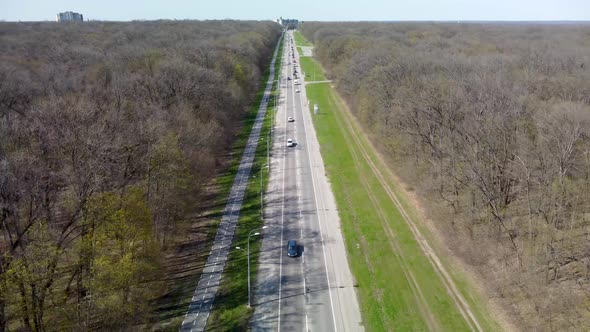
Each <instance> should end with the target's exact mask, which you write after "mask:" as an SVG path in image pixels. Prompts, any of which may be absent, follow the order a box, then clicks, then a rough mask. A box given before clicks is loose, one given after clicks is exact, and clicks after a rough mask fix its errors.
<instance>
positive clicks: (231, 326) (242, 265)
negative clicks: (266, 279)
mask: <svg viewBox="0 0 590 332" xmlns="http://www.w3.org/2000/svg"><path fill="white" fill-rule="evenodd" d="M282 50H283V42H282V41H281V45H280V47H279V53H278V54H277V59H276V62H275V76H274V79H275V83H273V88H272V93H271V97H270V99H269V101H268V108H267V111H266V116H265V118H264V122H263V125H262V129H261V131H260V138H259V141H258V146H257V148H256V155H255V157H254V162H253V165H252V169H251V171H250V178H249V179H248V186H247V187H246V191H245V193H244V199H243V202H242V208H241V210H240V217H239V219H238V224H237V227H236V234H235V236H234V240H233V243H232V249H231V251H230V253H229V255H228V259H227V262H226V264H225V269H224V272H223V276H222V278H221V282H220V285H219V289H218V292H217V295H216V298H215V302H214V305H213V309H212V310H211V314H210V315H209V319H208V323H207V330H216V331H217V330H219V331H245V330H247V326H248V323H249V321H250V318H251V316H252V313H253V309H252V308H248V307H247V304H248V269H247V266H248V259H247V253H246V252H245V251H242V250H238V249H236V247H240V248H243V249H244V250H246V249H247V247H248V242H247V240H248V233H249V232H250V231H251V230H254V229H258V228H261V227H262V226H263V221H262V218H261V214H260V186H261V182H260V177H262V186H263V190H265V189H266V186H267V184H268V175H269V174H268V169H267V168H266V167H265V166H266V163H267V159H266V149H267V144H272V141H269V142H268V143H267V142H266V140H267V139H269V137H270V138H272V135H270V136H269V135H267V133H268V131H269V130H270V129H271V127H272V118H273V117H272V112H275V111H276V110H275V109H274V108H273V105H274V98H277V94H278V89H277V87H278V86H277V82H278V81H276V80H277V78H278V75H279V68H280V63H281V56H282ZM268 74H269V73H268V71H267V72H266V73H265V75H264V76H265V77H266V78H267V79H268ZM267 79H265V80H263V82H264V83H263V86H262V87H261V92H259V94H260V99H258V100H257V102H256V103H255V105H253V106H252V108H253V109H252V110H251V112H252V116H253V120H255V119H256V114H257V112H258V108H259V106H260V102H261V101H262V98H261V97H262V94H263V93H264V88H265V87H266V82H267ZM253 122H254V121H252V123H248V127H249V128H250V129H251V128H252V124H253ZM249 134H250V132H249V131H248V135H247V136H246V137H245V140H246V141H247V138H248V137H249ZM244 147H245V142H244V146H243V147H242V149H241V151H242V152H243V149H244ZM241 157H242V155H241V154H240V156H239V159H240V160H241ZM238 165H239V163H238ZM236 171H237V168H236ZM234 176H235V173H234ZM232 181H233V177H232ZM228 194H229V192H228ZM261 243H262V242H261V236H252V238H251V240H250V269H251V275H250V280H251V282H254V281H255V280H256V274H257V270H258V265H257V264H256V262H258V256H259V253H260V246H261Z"/></svg>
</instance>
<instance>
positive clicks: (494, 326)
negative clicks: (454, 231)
mask: <svg viewBox="0 0 590 332" xmlns="http://www.w3.org/2000/svg"><path fill="white" fill-rule="evenodd" d="M309 61H310V62H312V63H313V62H316V61H315V59H313V58H309ZM316 63H317V62H316ZM309 68H310V67H308V64H307V62H306V63H302V69H303V70H304V71H309V70H310V69H309ZM311 68H313V67H311ZM306 91H307V96H308V98H309V99H310V108H311V107H313V104H319V105H320V114H319V115H318V116H315V117H314V125H315V126H316V130H317V132H318V139H319V140H320V145H321V149H322V156H323V157H324V162H325V163H326V169H329V165H328V163H327V161H326V158H327V156H330V155H335V156H336V157H341V158H344V157H345V156H346V154H345V150H348V151H350V153H351V155H353V156H354V155H360V147H359V146H358V144H362V148H363V150H364V151H365V152H366V153H367V154H368V155H369V158H370V160H371V161H372V162H373V163H374V164H375V165H376V167H377V169H378V170H379V172H380V173H381V174H382V175H384V177H385V179H386V181H387V183H388V186H389V188H391V189H392V190H393V192H394V194H395V195H396V197H397V198H398V200H399V201H400V203H401V205H402V207H403V208H404V210H405V211H406V213H407V214H408V215H409V216H410V217H411V218H412V219H413V220H419V217H418V215H419V214H418V213H417V211H416V210H415V207H414V206H413V204H412V203H411V202H410V200H409V198H408V197H406V194H405V193H404V192H403V190H402V189H401V188H399V186H398V185H397V182H396V181H397V180H395V179H394V178H393V177H392V174H391V172H390V170H389V169H388V168H387V165H385V163H384V162H383V160H382V159H380V158H379V157H378V156H377V155H376V152H375V151H374V150H373V147H372V146H371V144H370V143H369V142H368V139H367V138H366V136H364V134H363V133H362V131H361V130H360V128H359V127H358V126H356V125H353V126H352V127H353V128H352V131H351V129H350V128H349V127H348V126H347V125H346V124H345V123H344V121H343V120H342V119H343V118H344V117H350V115H349V114H348V113H346V112H345V111H343V110H344V109H345V107H346V105H345V104H344V101H342V99H341V98H340V97H339V96H338V95H337V93H336V91H335V90H334V89H333V88H332V87H331V86H330V85H329V84H328V83H320V84H311V85H309V86H307V87H306ZM318 101H319V102H318ZM326 107H328V108H326ZM322 108H323V110H322ZM326 110H328V111H326ZM318 125H321V126H322V130H319V129H318V127H317V126H318ZM330 126H333V127H338V128H330ZM322 131H326V133H328V134H324V133H323V132H322ZM338 132H342V133H344V134H343V136H339V137H340V138H341V141H338V140H336V139H337V138H336V137H335V136H338V135H337V133H338ZM353 135H355V137H357V138H358V140H357V142H352V141H351V140H350V139H348V138H349V137H352V136H353ZM322 137H324V138H323V139H325V144H322ZM334 142H340V143H339V144H335V143H334ZM338 147H340V149H338ZM332 157H334V156H332ZM353 159H354V158H353ZM357 159H358V158H357ZM345 163H346V161H344V160H343V161H340V160H336V161H335V162H334V163H333V165H332V168H331V169H332V171H329V172H328V176H329V178H330V181H331V183H332V187H333V188H334V190H336V189H335V188H336V186H335V185H338V183H336V181H340V182H344V181H347V180H350V179H348V178H347V176H348V172H347V173H346V174H343V173H342V172H343V171H344V170H343V168H344V166H343V165H345ZM357 164H358V161H357ZM361 165H364V166H366V167H364V166H363V167H359V166H358V165H356V168H357V169H356V170H355V171H354V172H353V173H355V174H360V175H361V176H360V179H361V181H362V182H364V183H365V189H364V195H366V196H367V197H369V199H370V198H371V196H373V197H375V196H377V197H379V200H380V201H381V202H382V204H380V205H381V208H380V209H376V210H371V212H372V213H375V211H379V210H383V209H385V210H386V211H389V212H390V213H391V212H393V211H395V215H394V216H393V218H392V216H390V217H387V220H388V225H389V227H390V228H391V229H392V230H394V233H395V234H396V237H398V235H399V237H400V238H402V239H405V240H404V242H403V243H407V244H408V245H407V246H405V245H404V246H402V248H401V250H402V251H403V252H404V253H405V252H410V253H412V254H417V255H418V256H420V257H419V258H420V259H412V260H407V259H406V260H404V261H407V262H409V266H411V267H412V269H413V268H414V267H417V270H419V271H421V272H420V274H418V275H416V274H415V273H412V275H413V276H414V277H416V280H417V284H418V285H419V287H420V289H421V293H422V295H424V296H423V297H424V298H425V300H426V302H428V303H430V304H435V302H431V300H429V298H431V297H433V296H434V297H435V298H437V299H440V302H439V303H438V304H435V305H434V306H435V307H439V309H434V312H435V313H436V312H437V311H439V310H441V309H442V310H443V311H444V310H445V309H444V308H448V309H449V310H451V311H454V312H455V313H458V309H457V306H456V305H455V304H454V303H453V302H449V301H452V300H451V299H450V297H449V295H448V293H447V291H446V289H445V288H444V286H442V285H443V284H442V281H441V279H440V277H439V276H438V275H437V274H436V273H435V272H434V268H433V267H432V265H431V264H430V262H428V261H427V258H426V257H425V256H424V255H423V252H422V251H421V249H420V247H419V245H418V243H416V242H415V239H414V237H413V234H411V231H410V229H409V227H408V225H407V224H406V223H405V221H404V220H403V219H402V217H401V215H400V214H399V211H398V210H397V208H396V207H395V204H394V203H393V202H392V201H391V199H390V198H389V196H388V195H387V193H386V192H385V190H384V188H383V186H382V185H381V183H380V182H379V181H377V182H374V181H372V180H367V175H370V177H371V178H372V179H377V178H376V176H375V175H374V174H373V172H372V169H370V168H369V167H368V164H367V162H366V161H365V160H363V162H362V163H361ZM359 172H360V173H359ZM332 173H334V174H332ZM367 183H369V185H367ZM358 185H359V184H358V182H356V183H345V185H343V186H341V188H346V187H350V188H355V189H359V188H358V187H357V186H358ZM367 188H370V189H369V190H367ZM348 190H350V189H348ZM369 191H371V192H373V194H371V193H370V192H369ZM376 192H378V193H379V194H378V195H376V194H375V193H376ZM335 194H337V195H336V196H337V197H336V199H337V203H338V206H339V209H340V211H341V218H342V211H343V208H342V207H344V209H348V210H350V208H351V205H352V204H353V203H354V202H355V199H348V200H344V199H343V198H339V197H338V194H340V193H335ZM346 197H347V198H348V197H350V195H347V196H346ZM362 204H364V203H362ZM349 212H350V213H353V215H356V214H355V213H354V211H349ZM360 215H361V216H362V217H361V218H359V220H360V221H357V222H360V223H361V224H365V219H369V218H370V219H371V220H375V219H374V218H373V217H372V216H369V215H368V214H360ZM349 220H350V219H349ZM350 221H354V220H350ZM416 225H417V227H418V228H419V230H420V232H421V233H422V235H423V236H424V237H425V238H427V239H428V240H429V242H430V244H431V246H432V245H433V244H434V245H435V246H436V245H441V244H440V243H437V242H436V240H435V239H434V237H433V236H432V234H430V231H429V230H428V229H427V228H426V227H425V226H424V225H422V224H421V223H416ZM348 226H350V225H348ZM393 226H395V228H394V227H393ZM343 227H344V225H343ZM343 229H344V228H343ZM349 229H350V227H349ZM396 229H397V230H399V232H398V231H397V230H396ZM353 235H355V234H351V235H350V236H346V235H345V239H346V243H347V252H348V253H349V256H350V253H351V250H350V248H349V246H350V243H352V242H351V241H356V239H354V238H353V237H351V236H353ZM402 235H403V237H402ZM381 240H382V241H383V236H382V239H381ZM355 243H359V244H360V242H355ZM355 243H353V246H356V244H355ZM405 258H408V257H407V255H405ZM438 258H439V259H440V260H441V261H442V262H443V264H444V265H445V266H446V267H447V271H448V272H449V274H450V275H451V278H452V279H453V282H454V284H455V286H457V288H458V290H459V291H460V293H461V294H462V295H463V298H464V299H465V300H466V301H467V303H468V305H469V307H470V309H471V310H472V312H473V313H474V315H475V317H476V319H477V321H478V323H479V324H480V326H481V327H482V329H483V330H486V331H498V330H500V326H499V325H498V323H497V322H496V321H495V320H494V319H493V317H491V316H490V315H489V314H488V309H487V304H486V303H484V302H482V300H481V298H480V297H479V295H478V293H477V291H475V290H474V288H473V285H472V284H471V281H469V280H468V279H467V277H466V276H464V275H463V274H462V273H461V272H460V271H457V270H454V269H452V268H449V267H451V266H452V264H451V262H449V260H448V259H447V258H446V257H444V256H440V255H439V257H438ZM365 260H366V261H367V262H370V261H369V260H367V259H365ZM404 261H401V263H403V262H404ZM397 262H400V260H397ZM407 264H408V263H406V265H407ZM375 266H379V265H375ZM425 267H426V268H425ZM353 273H354V274H355V276H356V273H357V272H356V271H353ZM418 276H419V277H420V278H418ZM429 278H432V279H434V281H435V282H434V284H433V285H432V286H436V287H427V288H426V289H425V288H424V287H422V284H421V283H422V281H420V280H423V279H424V280H425V281H426V283H429V281H428V279H429ZM411 288H412V287H410V289H411ZM433 290H436V291H437V292H438V293H434V294H433V293H431V292H432V291H433ZM418 295H420V294H418ZM426 295H429V296H426ZM361 302H362V301H361ZM361 305H362V304H361ZM364 313H365V309H364V308H363V314H364ZM437 316H438V315H437ZM445 317H446V318H445ZM440 318H442V319H443V323H444V321H445V320H447V321H448V319H451V320H452V319H454V318H452V315H451V316H449V315H444V316H442V317H439V318H437V319H440ZM459 319H460V320H461V322H462V323H466V322H465V320H464V319H463V317H462V316H461V317H459ZM363 320H365V319H363ZM465 326H466V328H467V325H465ZM442 328H444V329H445V330H448V328H449V326H447V325H446V324H442ZM377 330H380V329H377Z"/></svg>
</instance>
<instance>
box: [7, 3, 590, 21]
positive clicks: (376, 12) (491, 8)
mask: <svg viewBox="0 0 590 332" xmlns="http://www.w3.org/2000/svg"><path fill="white" fill-rule="evenodd" d="M67 10H71V11H76V12H79V13H81V14H83V15H84V18H85V19H98V20H113V21H128V20H134V19H147V20H153V19H160V18H164V19H198V20H203V19H223V18H231V19H241V20H250V19H253V20H268V19H275V18H277V17H279V16H282V17H284V18H298V19H300V20H304V21H315V20H318V21H340V20H342V21H358V20H377V21H385V20H590V0H292V1H285V0H164V1H155V0H144V1H140V0H94V1H89V0H0V20H5V21H19V20H21V21H42V20H54V19H55V14H57V13H58V12H61V11H67Z"/></svg>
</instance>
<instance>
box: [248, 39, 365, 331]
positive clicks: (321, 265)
mask: <svg viewBox="0 0 590 332" xmlns="http://www.w3.org/2000/svg"><path fill="white" fill-rule="evenodd" d="M291 40H294V38H293V35H292V33H290V32H289V33H287V34H286V35H285V47H284V52H285V54H284V55H283V63H282V64H281V73H282V75H281V77H282V79H281V83H280V84H281V99H280V102H279V109H278V112H277V114H276V125H275V129H274V132H273V148H272V158H271V162H270V172H271V174H270V179H269V186H268V189H267V193H266V195H265V203H266V204H265V211H264V216H265V225H267V226H269V228H267V229H266V230H265V232H264V236H263V243H262V248H261V253H260V257H259V270H258V277H257V280H256V282H254V287H253V288H254V289H253V294H254V301H253V303H254V315H253V318H252V321H251V325H250V327H251V329H252V330H254V331H280V330H284V331H363V330H364V329H363V326H362V323H361V316H360V310H359V305H358V300H357V297H356V292H355V288H354V281H353V278H352V275H351V272H350V269H349V266H348V262H347V258H346V252H345V247H344V240H343V237H342V234H341V230H340V220H339V217H338V212H337V210H336V203H335V199H334V196H333V193H332V191H331V188H330V185H329V183H328V180H327V178H326V175H325V169H324V166H323V161H322V158H321V155H320V151H319V144H318V141H317V138H316V135H315V131H314V128H313V124H312V119H311V117H312V115H311V113H310V112H309V108H308V105H307V98H306V96H305V88H304V84H305V82H304V81H303V78H302V76H301V75H300V74H298V75H297V77H298V80H299V83H301V85H296V84H295V83H294V82H295V78H294V70H295V69H296V70H297V71H298V73H300V72H301V69H300V67H299V56H298V55H297V54H296V51H297V48H296V47H293V48H292V47H291V46H294V45H291ZM292 52H295V60H297V65H296V66H294V62H293V61H294V59H293V57H292V56H291V55H290V53H292ZM287 77H291V78H292V80H288V79H287ZM297 90H300V92H297ZM288 117H293V118H294V119H295V121H294V122H288V121H287V119H288ZM288 138H291V139H293V141H294V142H295V143H296V145H295V146H294V147H287V139H288ZM291 239H293V240H296V241H297V242H298V244H299V255H298V257H288V256H287V241H288V240H291Z"/></svg>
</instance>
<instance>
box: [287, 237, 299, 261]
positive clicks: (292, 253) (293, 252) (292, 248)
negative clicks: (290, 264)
mask: <svg viewBox="0 0 590 332" xmlns="http://www.w3.org/2000/svg"><path fill="white" fill-rule="evenodd" d="M287 248H288V249H287V256H289V257H297V254H298V253H297V241H295V240H289V242H288V243H287Z"/></svg>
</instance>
